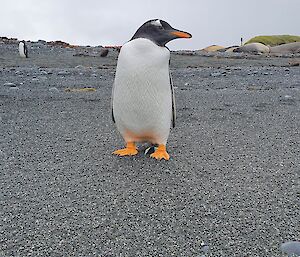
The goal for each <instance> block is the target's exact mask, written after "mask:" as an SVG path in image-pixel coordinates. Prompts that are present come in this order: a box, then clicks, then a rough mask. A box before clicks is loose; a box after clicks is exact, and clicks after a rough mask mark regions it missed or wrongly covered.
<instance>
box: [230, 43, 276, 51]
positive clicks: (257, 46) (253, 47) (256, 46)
mask: <svg viewBox="0 0 300 257" xmlns="http://www.w3.org/2000/svg"><path fill="white" fill-rule="evenodd" d="M233 52H235V53H269V52H270V48H269V47H268V46H266V45H264V44H261V43H250V44H247V45H243V46H240V47H238V48H236V49H234V50H233Z"/></svg>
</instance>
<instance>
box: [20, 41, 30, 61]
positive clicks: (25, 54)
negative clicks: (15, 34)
mask: <svg viewBox="0 0 300 257" xmlns="http://www.w3.org/2000/svg"><path fill="white" fill-rule="evenodd" d="M19 54H20V56H21V57H23V58H28V49H27V46H26V43H25V41H24V40H22V41H20V43H19Z"/></svg>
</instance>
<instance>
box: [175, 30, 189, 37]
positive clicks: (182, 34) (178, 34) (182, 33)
mask: <svg viewBox="0 0 300 257" xmlns="http://www.w3.org/2000/svg"><path fill="white" fill-rule="evenodd" d="M171 34H173V35H175V36H176V37H179V38H191V37H192V35H191V34H190V33H187V32H184V31H172V32H171Z"/></svg>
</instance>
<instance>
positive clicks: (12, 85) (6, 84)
mask: <svg viewBox="0 0 300 257" xmlns="http://www.w3.org/2000/svg"><path fill="white" fill-rule="evenodd" d="M3 86H5V87H16V84H15V83H11V82H6V83H4V84H3Z"/></svg>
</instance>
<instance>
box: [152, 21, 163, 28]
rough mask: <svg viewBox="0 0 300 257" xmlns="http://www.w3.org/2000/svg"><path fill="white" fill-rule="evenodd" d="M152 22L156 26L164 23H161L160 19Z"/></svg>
mask: <svg viewBox="0 0 300 257" xmlns="http://www.w3.org/2000/svg"><path fill="white" fill-rule="evenodd" d="M151 24H152V25H154V26H158V27H162V25H161V23H160V20H154V21H151Z"/></svg>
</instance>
